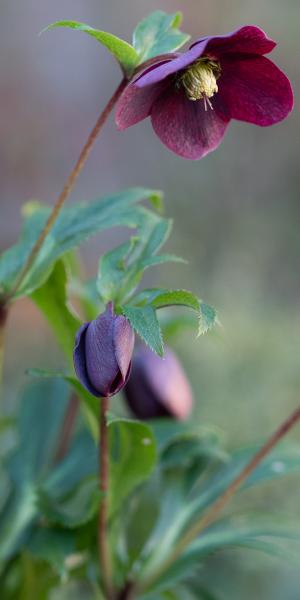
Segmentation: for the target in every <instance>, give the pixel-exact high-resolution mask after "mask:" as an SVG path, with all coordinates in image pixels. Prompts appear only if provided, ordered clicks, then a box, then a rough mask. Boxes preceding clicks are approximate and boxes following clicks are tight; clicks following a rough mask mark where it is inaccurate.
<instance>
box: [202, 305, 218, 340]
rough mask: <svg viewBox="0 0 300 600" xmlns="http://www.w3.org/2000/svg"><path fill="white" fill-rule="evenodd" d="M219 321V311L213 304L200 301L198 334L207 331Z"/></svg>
mask: <svg viewBox="0 0 300 600" xmlns="http://www.w3.org/2000/svg"><path fill="white" fill-rule="evenodd" d="M217 323H218V315H217V311H216V309H215V308H213V306H209V305H208V304H205V303H204V302H200V315H199V328H198V335H202V334H204V333H207V331H209V330H210V329H212V327H214V326H215V325H216V324H217Z"/></svg>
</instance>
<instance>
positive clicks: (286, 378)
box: [0, 0, 300, 600]
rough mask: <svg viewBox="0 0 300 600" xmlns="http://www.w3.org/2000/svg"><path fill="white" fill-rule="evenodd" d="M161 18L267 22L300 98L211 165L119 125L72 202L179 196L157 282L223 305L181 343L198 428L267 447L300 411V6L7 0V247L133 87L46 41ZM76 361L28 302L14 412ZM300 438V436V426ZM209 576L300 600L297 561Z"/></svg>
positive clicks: (248, 565)
mask: <svg viewBox="0 0 300 600" xmlns="http://www.w3.org/2000/svg"><path fill="white" fill-rule="evenodd" d="M157 8H161V9H163V10H165V11H167V12H174V11H176V10H182V11H183V13H184V23H183V29H184V30H185V31H188V32H190V33H191V34H192V36H193V37H194V38H197V37H199V36H202V35H206V34H211V33H215V34H218V33H225V32H227V31H230V30H232V29H235V28H236V27H238V26H240V25H241V24H246V23H249V24H251V23H253V24H257V25H259V26H261V27H262V28H263V29H265V30H266V31H267V33H268V34H269V35H270V36H271V37H273V38H274V39H275V40H277V41H278V42H279V43H278V47H277V49H276V50H275V51H274V53H273V55H272V58H273V59H274V60H275V61H276V62H277V64H278V65H279V66H281V67H282V68H283V69H284V71H285V72H286V73H287V75H288V76H289V77H290V79H291V81H292V83H293V85H294V89H295V97H296V106H295V110H294V113H293V115H292V116H291V117H290V118H289V119H288V121H286V122H283V123H281V124H279V125H277V126H275V127H272V128H269V129H260V128H256V127H254V126H250V125H246V124H243V123H235V122H234V123H232V125H231V127H230V128H229V131H228V133H227V136H226V140H225V142H224V143H223V144H222V145H221V147H220V148H219V149H218V150H217V151H216V152H215V153H213V154H211V155H210V156H208V157H206V158H205V159H204V160H202V161H200V162H187V161H184V160H183V159H180V158H178V157H176V156H175V155H173V154H171V153H170V152H169V151H168V150H167V149H165V148H164V147H163V146H162V145H161V144H160V142H159V141H158V139H157V138H156V137H155V136H154V134H153V132H152V130H151V126H150V123H149V122H143V123H141V124H140V125H137V126H136V127H134V128H133V129H131V130H128V131H126V132H124V133H118V132H117V131H116V128H115V126H114V122H113V119H111V121H110V122H109V124H107V125H106V127H105V129H104V131H103V133H102V135H101V139H99V141H98V142H97V145H96V147H95V149H94V151H93V153H92V156H91V158H90V160H89V162H88V164H87V165H86V167H85V169H84V172H83V173H82V175H81V176H80V178H79V181H78V185H77V187H76V190H75V191H74V193H73V196H72V199H71V200H70V202H72V201H77V200H78V201H79V200H89V199H94V198H96V197H99V196H101V195H104V194H105V193H108V192H112V191H117V190H119V189H121V188H125V187H127V186H131V185H136V184H141V185H145V186H149V187H151V186H152V187H154V188H161V189H163V190H164V192H165V195H166V210H167V214H168V215H170V216H172V217H174V233H173V236H172V238H171V240H170V242H169V244H168V246H169V250H170V251H172V252H174V253H176V254H179V255H183V256H184V257H185V258H187V259H188V261H189V264H188V266H176V265H174V266H172V268H170V267H168V269H165V270H164V269H161V271H160V272H159V275H156V279H154V276H151V277H152V279H151V280H150V283H157V284H163V285H164V286H165V285H170V286H173V287H185V288H188V289H193V290H194V291H195V292H196V293H198V294H199V295H200V296H201V297H202V298H203V299H205V301H207V302H209V303H212V304H213V305H215V306H216V307H217V308H218V310H219V314H220V319H221V322H222V327H220V328H219V329H218V331H216V332H215V333H213V334H210V335H208V336H206V337H204V338H201V339H200V340H196V339H195V336H194V333H193V332H192V333H191V332H190V331H189V332H186V333H184V334H183V335H182V336H181V337H180V339H178V340H176V347H177V350H178V353H179V355H180V356H181V358H182V360H183V362H184V364H185V366H186V369H187V371H188V373H189V375H190V378H191V380H192V383H193V386H194V390H195V396H196V399H197V405H196V408H195V416H196V418H197V419H198V422H199V424H203V423H204V424H206V423H213V424H214V425H216V426H217V427H218V428H220V430H222V431H223V432H224V440H225V442H226V443H227V445H228V446H229V447H235V446H237V445H240V444H241V443H245V442H252V441H258V440H261V439H262V438H264V437H265V436H266V435H267V434H269V433H270V432H271V431H272V429H273V428H274V427H275V426H276V425H277V424H278V423H279V422H280V420H281V419H282V418H284V416H286V415H287V413H288V412H289V411H291V410H292V409H293V407H295V406H296V405H297V403H299V396H300V394H299V391H300V370H299V363H300V342H299V340H300V311H299V302H300V270H299V266H300V261H299V256H300V204H299V183H300V171H299V150H300V133H299V132H300V122H299V110H298V108H299V103H298V98H299V92H298V90H299V86H300V70H299V26H300V3H299V0H286V1H285V2H284V3H283V2H282V1H280V0H264V1H263V2H261V0H251V2H248V1H246V0H209V1H208V0H185V1H184V2H183V1H179V0H176V1H173V0H172V1H171V0H161V1H160V3H159V5H158V4H157V2H154V1H152V0H122V2H120V1H118V0H109V1H108V0H51V2H46V1H44V0H26V2H24V1H22V0H1V6H0V72H1V76H0V109H1V110H0V190H1V213H0V214H1V217H0V251H2V250H4V249H5V248H7V247H8V246H9V245H10V244H12V243H13V242H14V241H15V240H16V238H17V236H18V233H19V229H20V223H21V213H20V211H21V207H22V204H23V203H24V202H25V201H27V200H29V199H32V198H38V199H40V200H42V201H45V202H49V203H53V202H54V200H55V198H56V196H57V194H58V193H59V191H60V189H61V187H62V184H63V182H64V180H65V178H66V175H67V174H68V172H69V171H70V169H71V167H72V165H73V163H74V160H75V159H76V158H77V155H78V153H79V150H80V148H81V145H82V143H83V141H84V140H85V137H86V136H87V133H88V131H89V130H90V128H91V127H92V125H93V124H94V122H95V120H96V118H97V116H98V114H99V112H100V109H101V107H103V105H104V103H105V102H106V100H107V99H108V97H109V96H110V94H111V93H112V91H113V89H114V87H115V86H116V84H117V83H118V80H119V78H120V74H119V69H118V67H117V66H116V65H115V63H114V60H113V59H112V57H111V56H110V55H109V54H108V53H107V52H106V51H105V49H104V48H102V47H101V46H100V45H98V44H97V42H96V41H95V40H92V39H90V38H89V37H88V36H85V35H83V34H81V33H78V32H73V31H67V30H58V31H53V32H48V33H45V34H44V35H42V36H40V37H39V36H38V32H39V31H40V30H41V29H43V27H45V25H47V24H49V23H50V22H53V21H56V20H59V19H67V18H70V19H74V20H79V21H83V22H86V23H89V24H90V25H93V26H95V27H98V28H101V29H104V30H108V31H112V32H113V33H115V34H117V35H120V36H121V37H124V38H125V39H128V40H130V36H131V31H132V30H133V28H134V26H135V24H136V23H137V21H138V20H140V19H141V18H143V17H144V16H145V15H146V14H147V13H149V12H150V11H152V10H155V9H157ZM117 239H118V234H117V233H115V240H117ZM112 243H113V242H112V236H111V235H102V236H101V239H100V236H99V237H98V238H97V239H96V240H93V241H92V242H90V243H89V244H87V245H86V246H85V248H84V250H83V256H84V260H85V262H86V268H87V273H88V274H89V275H93V274H94V273H95V269H96V266H97V262H98V257H99V254H100V253H101V252H102V251H103V250H104V249H107V248H108V247H110V246H111V245H112ZM61 361H62V357H61V355H60V353H59V351H58V350H57V348H56V345H55V342H54V340H53V338H52V335H51V333H50V332H49V330H48V328H47V326H46V324H45V323H44V322H43V320H42V318H41V317H40V315H39V314H38V312H37V311H36V309H35V308H34V307H33V306H32V305H31V304H30V303H29V302H28V301H20V302H18V303H17V304H16V305H15V307H14V308H13V310H12V312H11V316H10V321H9V327H8V330H7V344H6V360H5V397H6V401H7V403H8V404H11V405H13V404H14V403H15V398H16V397H17V394H18V391H19V389H20V388H21V387H22V386H23V385H24V383H25V382H26V376H25V375H24V371H25V369H26V368H27V367H30V366H36V367H49V366H50V367H51V366H61ZM293 436H294V437H295V438H296V439H298V440H299V441H300V431H299V429H298V431H295V432H294V433H293ZM299 495H300V481H299V477H298V478H297V476H294V477H291V478H290V479H289V480H284V483H281V484H279V485H278V484H276V483H275V484H272V486H268V488H266V489H265V490H264V493H262V494H260V495H259V496H257V494H256V495H255V496H252V497H251V502H250V500H249V505H250V506H253V505H254V504H256V505H257V506H259V507H261V508H264V509H267V510H271V509H273V510H275V511H280V512H281V513H284V512H285V513H288V514H291V515H296V516H297V517H298V518H299V519H300V508H299ZM203 578H204V579H207V580H208V581H212V582H213V589H215V591H216V593H217V595H218V598H220V600H226V599H227V598H231V600H248V599H249V600H250V599H253V598H254V597H255V598H256V599H258V600H260V599H262V600H269V599H271V598H272V600H279V599H280V600H282V599H283V598H285V600H299V588H300V574H299V570H298V569H297V568H296V567H295V566H292V565H288V564H286V563H283V564H282V563H279V561H278V560H276V559H268V560H267V559H265V558H263V557H262V556H260V555H256V554H251V553H249V552H241V551H239V552H232V553H229V552H226V553H224V554H222V556H219V557H217V558H215V559H213V560H211V561H210V562H209V563H208V565H207V567H205V569H204V570H203Z"/></svg>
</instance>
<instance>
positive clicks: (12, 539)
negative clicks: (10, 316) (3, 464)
mask: <svg viewBox="0 0 300 600" xmlns="http://www.w3.org/2000/svg"><path fill="white" fill-rule="evenodd" d="M20 406H21V412H20V417H19V423H18V434H19V445H18V448H17V450H16V451H15V452H14V453H13V455H12V456H11V458H10V460H9V462H8V464H7V471H8V474H9V476H10V478H11V480H12V482H13V489H12V492H11V494H10V496H9V497H8V499H7V501H6V504H5V506H4V509H3V511H2V513H1V517H0V536H1V545H0V564H1V563H2V562H3V561H5V560H7V559H8V558H9V557H11V556H12V555H13V554H14V552H15V551H16V550H17V549H18V548H19V546H20V545H21V544H22V542H23V540H24V539H25V537H26V535H27V533H28V530H29V527H30V525H31V524H32V523H33V521H34V519H35V518H36V515H37V503H36V498H37V483H36V482H37V480H39V479H40V478H41V477H42V476H43V475H44V474H45V473H46V472H47V471H48V469H49V466H50V465H51V463H52V460H53V457H54V453H55V450H56V447H57V437H58V435H59V432H60V425H61V422H62V419H63V416H64V414H65V410H66V406H67V386H66V385H65V384H64V383H63V382H60V381H56V382H54V383H53V384H52V385H51V386H50V385H49V384H45V382H43V383H39V384H34V385H31V386H28V388H26V390H25V392H24V394H23V397H22V399H21V404H20ZM33 432H34V435H33Z"/></svg>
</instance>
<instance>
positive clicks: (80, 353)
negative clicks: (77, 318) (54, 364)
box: [73, 323, 100, 396]
mask: <svg viewBox="0 0 300 600" xmlns="http://www.w3.org/2000/svg"><path fill="white" fill-rule="evenodd" d="M89 325H90V323H84V324H83V325H82V326H81V327H80V329H79V330H78V332H77V334H76V339H75V347H74V354H73V358H74V368H75V372H76V375H77V377H78V379H79V381H81V383H82V384H83V385H84V386H85V387H86V388H87V390H88V391H89V392H90V393H91V394H93V395H94V396H100V394H99V392H98V390H96V389H95V388H94V386H93V385H92V383H91V382H90V379H89V376H88V372H87V366H86V356H85V338H86V332H87V328H88V327H89Z"/></svg>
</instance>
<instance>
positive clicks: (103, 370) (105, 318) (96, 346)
mask: <svg viewBox="0 0 300 600" xmlns="http://www.w3.org/2000/svg"><path fill="white" fill-rule="evenodd" d="M133 346H134V333H133V330H132V327H131V325H130V323H129V322H128V321H127V319H125V317H123V316H122V315H115V314H114V310H113V305H112V303H110V304H108V306H107V308H106V311H105V312H104V313H102V314H101V315H99V317H97V319H95V320H94V321H90V322H89V323H84V325H82V327H80V329H79V331H78V332H77V335H76V340H75V348H74V367H75V371H76V374H77V377H78V379H79V380H80V382H81V383H82V385H84V387H85V388H86V389H87V390H88V391H89V392H90V393H91V394H93V395H94V396H97V397H98V398H100V397H107V396H113V395H114V394H117V392H119V391H120V390H121V389H122V387H123V386H124V385H125V383H126V382H127V380H128V377H129V374H130V369H131V357H132V352H133Z"/></svg>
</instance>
